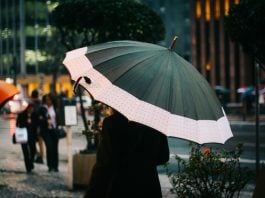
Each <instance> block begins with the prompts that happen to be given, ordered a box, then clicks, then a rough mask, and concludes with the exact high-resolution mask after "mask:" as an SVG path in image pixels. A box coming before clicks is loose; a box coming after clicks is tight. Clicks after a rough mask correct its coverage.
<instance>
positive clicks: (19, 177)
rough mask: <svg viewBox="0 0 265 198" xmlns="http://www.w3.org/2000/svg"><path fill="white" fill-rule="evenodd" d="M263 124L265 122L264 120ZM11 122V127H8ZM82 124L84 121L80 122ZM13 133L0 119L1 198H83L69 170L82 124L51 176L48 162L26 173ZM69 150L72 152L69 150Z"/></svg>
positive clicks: (164, 184) (248, 190)
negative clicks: (70, 159) (70, 183)
mask: <svg viewBox="0 0 265 198" xmlns="http://www.w3.org/2000/svg"><path fill="white" fill-rule="evenodd" d="M228 118H229V119H230V121H231V122H232V123H238V124H242V123H243V122H242V120H241V117H240V116H239V117H236V116H228ZM261 121H262V122H263V121H264V122H265V116H262V118H261ZM7 122H8V124H6V123H7ZM78 122H81V119H78ZM246 122H251V123H253V122H254V121H253V118H252V117H249V118H247V119H246V121H244V123H246ZM13 129H14V119H12V116H11V117H0V136H1V138H0V151H1V152H0V197H1V198H15V197H19V198H20V197H21V198H23V197H26V198H34V197H47V198H48V197H73V198H79V197H83V195H84V189H82V188H78V189H75V188H74V189H73V190H69V187H68V181H69V166H68V152H69V151H70V152H71V153H72V154H74V153H77V152H79V151H80V150H83V149H84V148H85V146H86V140H85V138H84V136H83V135H82V134H81V131H82V130H83V127H82V124H78V125H77V126H73V127H71V133H72V141H71V142H72V145H71V147H69V146H68V143H67V141H66V139H62V140H60V143H59V156H60V159H59V172H58V173H57V172H52V173H50V172H48V169H47V166H46V162H45V161H44V164H35V168H34V170H33V172H32V173H31V174H27V173H26V171H25V166H24V160H23V155H22V151H21V147H20V145H17V144H13V143H12V140H11V135H10V130H13ZM69 149H70V150H69ZM159 179H160V183H161V188H162V194H163V197H164V198H173V197H176V195H174V194H172V193H171V192H170V188H171V187H172V186H171V184H170V182H169V179H168V177H167V175H166V174H165V172H164V171H159ZM253 190H254V185H253V183H250V184H247V185H246V187H245V188H244V189H243V191H242V192H241V194H240V196H239V197H243V198H248V197H249V198H250V197H252V194H253Z"/></svg>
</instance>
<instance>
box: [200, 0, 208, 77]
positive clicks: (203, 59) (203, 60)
mask: <svg viewBox="0 0 265 198" xmlns="http://www.w3.org/2000/svg"><path fill="white" fill-rule="evenodd" d="M200 27H201V29H200V32H201V35H200V36H201V43H200V49H201V54H200V56H201V73H202V75H204V76H206V68H205V67H206V42H207V41H206V38H205V0H202V1H201V18H200Z"/></svg>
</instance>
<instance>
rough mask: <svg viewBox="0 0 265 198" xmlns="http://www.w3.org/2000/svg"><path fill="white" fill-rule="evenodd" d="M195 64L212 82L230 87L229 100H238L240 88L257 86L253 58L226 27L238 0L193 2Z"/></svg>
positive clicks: (192, 38)
mask: <svg viewBox="0 0 265 198" xmlns="http://www.w3.org/2000/svg"><path fill="white" fill-rule="evenodd" d="M191 2H192V4H191V9H192V12H191V13H192V16H191V43H192V63H193V64H194V65H195V66H196V67H197V68H198V70H199V71H200V72H201V73H202V74H203V75H204V76H205V77H206V78H207V80H208V81H209V82H210V84H211V85H213V86H215V85H221V86H223V87H226V88H228V89H229V90H230V101H232V102H233V101H239V100H240V98H239V95H238V94H237V89H238V88H239V87H242V86H250V85H254V66H253V65H254V61H253V59H252V58H251V57H249V56H248V55H247V54H245V53H244V51H243V49H242V47H241V46H240V45H239V44H238V43H234V42H232V41H231V40H230V39H229V37H228V35H227V33H226V31H225V28H224V18H225V16H227V15H228V13H229V8H230V7H231V5H233V4H238V3H239V0H192V1H191Z"/></svg>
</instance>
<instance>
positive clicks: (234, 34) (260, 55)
mask: <svg viewBox="0 0 265 198" xmlns="http://www.w3.org/2000/svg"><path fill="white" fill-rule="evenodd" d="M264 10H265V1H264V0H263V1H261V0H241V1H240V3H239V4H236V5H233V6H232V7H231V8H230V10H229V15H228V16H227V17H226V18H225V24H224V25H225V30H226V31H227V33H228V34H229V36H230V37H231V39H232V40H233V41H235V42H238V43H240V44H241V45H242V47H243V49H244V50H245V51H246V53H248V54H250V55H252V56H253V57H255V59H256V61H257V62H259V63H261V64H263V65H264V64H265V36H264V35H265V28H264V27H265V12H264Z"/></svg>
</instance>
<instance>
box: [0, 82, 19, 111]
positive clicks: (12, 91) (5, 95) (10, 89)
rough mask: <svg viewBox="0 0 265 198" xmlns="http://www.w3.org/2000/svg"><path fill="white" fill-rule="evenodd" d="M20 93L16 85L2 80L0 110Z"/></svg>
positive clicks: (0, 83) (0, 84)
mask: <svg viewBox="0 0 265 198" xmlns="http://www.w3.org/2000/svg"><path fill="white" fill-rule="evenodd" d="M18 93H19V90H18V89H17V88H16V87H15V86H14V85H12V84H9V83H7V82H5V81H2V80H0V108H1V107H2V106H4V105H5V103H6V102H7V101H8V100H10V99H12V98H13V96H14V95H16V94H18Z"/></svg>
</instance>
